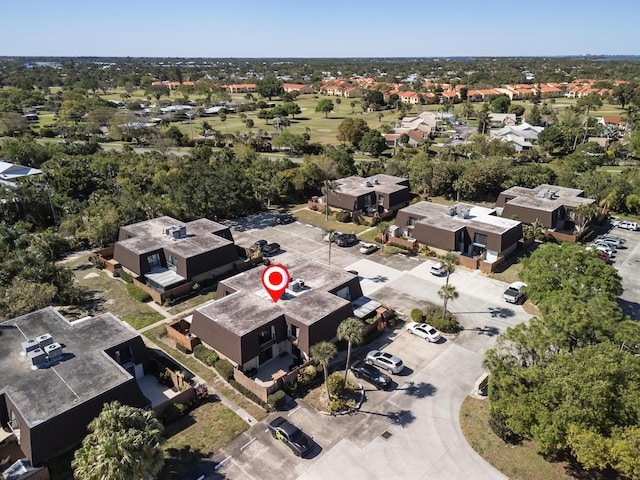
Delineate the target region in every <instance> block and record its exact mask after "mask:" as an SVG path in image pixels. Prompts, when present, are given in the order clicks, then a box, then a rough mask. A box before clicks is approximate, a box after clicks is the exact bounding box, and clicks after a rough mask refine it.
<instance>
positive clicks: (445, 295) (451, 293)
mask: <svg viewBox="0 0 640 480" xmlns="http://www.w3.org/2000/svg"><path fill="white" fill-rule="evenodd" d="M438 295H440V298H442V300H444V305H443V307H442V320H443V321H444V319H445V318H446V317H447V303H448V302H449V300H455V299H456V298H458V292H457V291H456V287H454V286H453V285H443V286H442V287H440V290H438Z"/></svg>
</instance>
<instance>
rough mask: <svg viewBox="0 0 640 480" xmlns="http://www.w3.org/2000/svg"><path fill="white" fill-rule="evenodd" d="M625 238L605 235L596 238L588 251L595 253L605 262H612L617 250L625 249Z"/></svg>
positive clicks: (588, 247)
mask: <svg viewBox="0 0 640 480" xmlns="http://www.w3.org/2000/svg"><path fill="white" fill-rule="evenodd" d="M624 244H625V240H624V238H620V237H617V236H615V235H603V236H600V237H598V238H596V239H595V240H594V241H593V243H592V244H591V245H588V246H587V250H591V251H595V252H597V253H598V254H599V255H600V258H602V260H604V261H605V262H607V261H610V260H611V259H612V258H613V257H614V256H615V252H616V250H618V249H619V248H624Z"/></svg>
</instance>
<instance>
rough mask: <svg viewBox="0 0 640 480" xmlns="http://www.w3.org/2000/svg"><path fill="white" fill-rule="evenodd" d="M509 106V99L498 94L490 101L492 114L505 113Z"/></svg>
mask: <svg viewBox="0 0 640 480" xmlns="http://www.w3.org/2000/svg"><path fill="white" fill-rule="evenodd" d="M510 105H511V99H510V98H509V96H508V95H505V94H500V95H498V96H496V97H495V98H494V99H493V100H491V111H492V112H493V113H507V112H508V111H509V106H510Z"/></svg>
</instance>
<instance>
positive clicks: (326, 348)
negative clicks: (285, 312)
mask: <svg viewBox="0 0 640 480" xmlns="http://www.w3.org/2000/svg"><path fill="white" fill-rule="evenodd" d="M337 353H338V349H337V348H336V346H335V345H334V344H333V343H329V342H320V343H316V344H315V345H314V346H313V347H311V358H313V359H314V360H315V361H316V362H318V363H319V364H320V365H322V369H323V370H324V386H325V387H326V389H327V399H329V401H331V397H330V396H329V363H330V362H331V360H332V359H333V357H335V356H336V354H337ZM82 480H84V479H82Z"/></svg>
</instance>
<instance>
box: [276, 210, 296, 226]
mask: <svg viewBox="0 0 640 480" xmlns="http://www.w3.org/2000/svg"><path fill="white" fill-rule="evenodd" d="M294 221H295V218H293V216H292V215H289V214H288V213H284V214H281V215H276V224H277V225H286V224H287V223H292V222H294Z"/></svg>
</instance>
